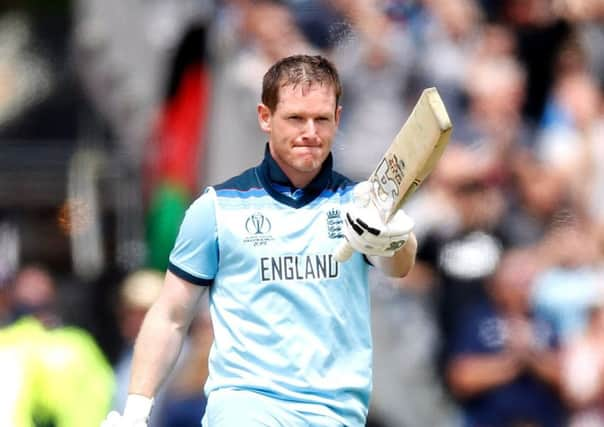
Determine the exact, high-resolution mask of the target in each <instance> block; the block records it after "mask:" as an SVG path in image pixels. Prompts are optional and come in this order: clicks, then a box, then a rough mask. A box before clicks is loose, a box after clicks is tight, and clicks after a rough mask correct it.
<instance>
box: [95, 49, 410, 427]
mask: <svg viewBox="0 0 604 427" xmlns="http://www.w3.org/2000/svg"><path fill="white" fill-rule="evenodd" d="M341 92H342V89H341V83H340V79H339V77H338V73H337V71H336V69H335V68H334V66H333V65H332V64H331V63H330V62H329V61H328V60H327V59H325V58H323V57H321V56H306V55H296V56H291V57H287V58H283V59H281V60H279V61H278V62H276V63H275V64H274V65H272V66H271V67H270V69H269V70H268V71H267V73H266V74H265V76H264V79H263V83H262V99H261V101H262V102H261V103H260V104H259V105H258V107H257V113H258V122H259V125H260V128H261V129H262V130H263V131H264V132H266V134H267V135H268V143H267V146H266V151H265V155H264V160H263V161H262V163H261V164H260V165H258V166H256V167H254V168H251V169H249V170H247V171H245V172H243V173H242V174H241V175H239V176H236V177H234V178H231V179H230V180H228V181H226V182H224V183H222V184H220V185H215V186H210V187H208V188H207V189H206V190H205V192H204V193H203V194H202V195H201V196H200V197H199V198H198V199H197V200H196V201H195V202H194V203H193V204H192V205H191V206H190V208H189V209H188V210H187V213H186V215H185V218H184V220H183V223H182V225H181V228H180V232H179V235H178V237H177V239H176V243H175V245H174V248H173V250H172V252H171V254H170V259H169V261H170V262H169V267H168V271H167V273H166V277H165V282H164V285H163V289H162V291H161V294H160V296H159V298H158V299H157V301H156V302H155V303H154V305H153V306H152V308H151V309H150V310H149V312H148V314H147V316H146V318H145V321H144V322H143V325H142V327H141V331H140V333H139V335H138V338H137V342H136V346H135V351H134V360H133V367H132V373H131V381H130V386H129V395H128V398H127V402H126V407H125V410H124V413H123V414H118V413H116V412H112V413H110V414H109V416H108V417H107V419H106V421H105V422H104V423H103V427H135V426H136V427H141V426H146V425H147V418H148V416H149V414H150V412H151V410H152V406H153V396H154V395H155V394H156V393H157V391H158V388H159V387H160V386H161V384H162V381H163V380H164V379H165V378H166V376H167V374H168V373H169V371H170V370H171V369H172V367H173V365H174V362H175V360H176V358H177V355H178V353H179V351H180V348H181V344H182V342H183V337H184V336H185V334H186V332H187V328H188V326H189V323H190V322H191V319H192V318H193V316H194V315H195V312H196V310H197V303H198V301H199V299H200V297H201V295H202V293H203V292H204V290H205V289H209V291H210V295H209V298H210V313H211V318H212V323H213V328H214V336H215V338H214V343H213V345H212V349H211V352H210V358H209V377H208V379H207V382H206V384H205V392H206V394H207V397H208V403H207V407H206V412H205V415H204V417H203V420H202V425H203V426H224V427H241V426H246V427H249V426H252V427H253V426H288V427H296V426H300V427H302V426H324V427H325V426H326V427H330V426H334V427H335V426H364V425H365V421H366V417H367V412H368V406H369V400H370V394H371V381H372V367H371V359H372V344H371V334H370V324H369V321H370V320H369V319H370V316H369V314H370V313H369V290H368V281H367V271H368V268H369V266H370V265H372V266H375V267H377V268H379V269H381V270H383V271H384V272H385V273H386V274H387V275H390V276H395V277H402V276H405V275H406V274H407V273H408V272H409V270H410V269H411V268H412V266H413V263H414V261H415V253H416V249H417V242H416V239H415V237H414V235H413V232H412V229H413V221H412V220H411V219H410V218H409V217H408V216H407V215H405V213H404V212H403V211H402V210H399V211H398V212H397V213H396V214H395V215H394V216H393V218H392V219H391V220H390V221H389V222H388V223H387V224H384V222H383V221H382V220H381V215H380V213H379V212H377V209H376V208H375V207H374V206H373V205H372V204H371V203H367V198H368V197H369V196H368V193H369V188H368V186H367V183H361V184H359V185H357V186H355V185H354V183H353V182H351V181H350V180H349V179H347V178H346V177H344V176H342V175H340V174H338V173H337V172H335V171H333V170H332V156H331V146H332V141H333V139H334V136H335V133H336V130H337V128H338V124H339V121H340V113H341V106H340V105H339V99H340V95H341ZM233 125H234V126H236V123H234V124H233ZM242 143H245V141H242ZM370 143H371V142H370V141H368V144H370ZM233 155H237V153H233ZM344 238H347V239H348V241H349V243H350V245H351V246H352V247H353V248H354V249H355V250H356V252H355V253H354V254H353V256H352V258H351V259H350V260H348V261H347V262H345V263H339V262H337V261H336V260H335V258H334V256H333V253H334V252H335V251H336V249H337V247H338V246H339V245H340V244H341V243H342V242H343V239H344ZM200 386H201V385H200Z"/></svg>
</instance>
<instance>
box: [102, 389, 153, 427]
mask: <svg viewBox="0 0 604 427" xmlns="http://www.w3.org/2000/svg"><path fill="white" fill-rule="evenodd" d="M152 407H153V399H152V398H148V397H145V396H141V395H138V394H129V395H128V398H127V399H126V407H125V408H124V415H121V414H120V413H119V412H117V411H111V412H110V413H109V414H108V415H107V418H105V421H103V422H102V423H101V427H147V425H148V424H147V423H148V421H149V414H151V408H152Z"/></svg>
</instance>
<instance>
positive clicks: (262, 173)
mask: <svg viewBox="0 0 604 427" xmlns="http://www.w3.org/2000/svg"><path fill="white" fill-rule="evenodd" d="M257 170H258V176H259V177H260V181H261V182H262V186H263V187H264V189H265V190H266V191H267V192H268V193H269V194H270V195H271V197H273V198H274V199H275V200H277V201H279V202H281V203H284V204H286V205H288V206H291V207H294V208H299V207H302V206H304V205H306V204H308V203H310V202H312V201H313V200H314V199H315V198H317V196H318V195H319V194H321V192H322V191H323V190H324V189H325V188H327V186H328V185H329V183H330V182H331V175H332V171H333V157H332V155H331V153H329V156H327V159H325V161H324V162H323V166H322V167H321V171H320V172H319V174H318V175H317V176H316V177H314V179H313V180H312V181H311V182H310V183H309V184H308V185H307V186H306V187H304V188H303V189H301V190H302V191H303V195H302V197H300V198H296V199H294V198H292V197H289V196H288V195H286V194H283V193H281V192H280V191H278V190H277V188H275V187H287V188H289V189H290V192H291V193H293V192H294V191H295V190H297V189H296V187H294V185H293V184H292V182H291V181H290V180H289V178H288V177H287V175H285V173H284V172H283V170H281V168H280V167H279V165H278V164H277V162H276V161H275V159H273V157H272V156H271V154H270V150H269V148H268V144H266V148H265V150H264V160H263V161H262V163H261V164H260V165H259V166H258V167H257Z"/></svg>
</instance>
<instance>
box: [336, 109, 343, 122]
mask: <svg viewBox="0 0 604 427" xmlns="http://www.w3.org/2000/svg"><path fill="white" fill-rule="evenodd" d="M341 115H342V106H341V105H338V106H337V107H336V126H339V125H340V116H341Z"/></svg>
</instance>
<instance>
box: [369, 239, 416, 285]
mask: <svg viewBox="0 0 604 427" xmlns="http://www.w3.org/2000/svg"><path fill="white" fill-rule="evenodd" d="M416 253H417V240H416V238H415V234H413V233H411V234H410V235H409V240H407V242H406V243H405V245H404V246H403V247H402V248H401V249H399V250H398V251H397V252H396V253H395V254H394V255H393V256H391V257H380V256H370V257H369V260H370V261H371V263H372V264H373V265H374V266H376V267H377V268H378V269H380V270H381V271H382V272H383V273H384V274H385V275H386V276H390V277H405V276H406V275H407V274H408V273H409V271H411V269H412V268H413V265H414V264H415V256H416Z"/></svg>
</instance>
